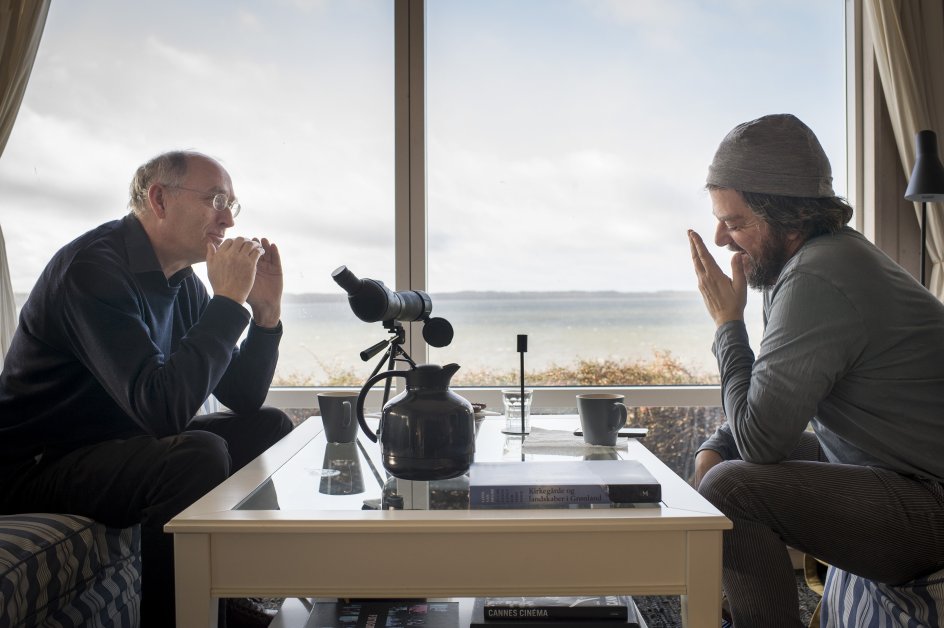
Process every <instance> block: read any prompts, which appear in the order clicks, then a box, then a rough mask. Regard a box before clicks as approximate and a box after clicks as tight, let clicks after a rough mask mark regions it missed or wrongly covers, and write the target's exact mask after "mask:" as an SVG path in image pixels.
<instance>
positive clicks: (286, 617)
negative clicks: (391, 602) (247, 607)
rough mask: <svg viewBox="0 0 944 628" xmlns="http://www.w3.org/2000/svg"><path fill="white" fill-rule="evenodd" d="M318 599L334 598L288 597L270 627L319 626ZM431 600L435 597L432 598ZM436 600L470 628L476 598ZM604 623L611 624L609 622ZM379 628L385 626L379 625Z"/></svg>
mask: <svg viewBox="0 0 944 628" xmlns="http://www.w3.org/2000/svg"><path fill="white" fill-rule="evenodd" d="M316 601H324V602H330V601H334V600H329V599H327V598H325V599H322V598H317V599H316V598H309V599H306V600H304V601H302V600H300V599H298V598H286V599H285V602H284V603H283V604H282V608H281V609H280V610H279V614H278V616H276V618H275V619H273V620H272V623H271V624H269V628H318V627H316V626H315V624H314V622H311V623H309V620H310V619H311V614H312V611H311V608H310V607H311V605H313V604H314V603H315V602H316ZM431 601H433V599H432V598H431ZM435 601H451V602H459V622H458V625H457V627H456V628H468V626H469V623H470V622H471V621H472V605H473V603H474V598H468V597H465V598H435ZM636 614H637V615H638V616H639V626H640V628H647V626H646V621H645V618H644V617H643V616H642V615H641V614H640V613H639V609H638V608H637V609H636ZM561 625H562V627H563V626H567V623H562V624H561ZM603 625H609V624H608V623H606V624H603ZM521 626H522V628H527V626H528V623H527V622H521ZM378 628H383V627H382V626H378Z"/></svg>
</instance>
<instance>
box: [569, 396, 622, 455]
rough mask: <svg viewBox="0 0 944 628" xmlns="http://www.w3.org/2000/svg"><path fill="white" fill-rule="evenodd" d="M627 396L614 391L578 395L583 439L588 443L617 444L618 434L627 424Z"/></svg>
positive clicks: (578, 410) (578, 409)
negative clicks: (625, 401)
mask: <svg viewBox="0 0 944 628" xmlns="http://www.w3.org/2000/svg"><path fill="white" fill-rule="evenodd" d="M624 399H625V397H623V395H617V394H613V393H587V394H585V395H577V412H578V413H579V414H580V428H581V429H582V430H583V440H584V442H585V443H587V444H588V445H611V446H612V445H615V444H616V435H617V434H618V433H619V431H620V428H621V427H623V426H624V425H626V416H627V414H628V410H627V408H626V404H625V403H623V401H624Z"/></svg>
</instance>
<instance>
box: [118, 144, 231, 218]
mask: <svg viewBox="0 0 944 628" xmlns="http://www.w3.org/2000/svg"><path fill="white" fill-rule="evenodd" d="M192 159H206V160H208V161H212V162H214V163H216V160H214V159H212V158H211V157H207V156H206V155H204V154H203V153H198V152H196V151H184V150H175V151H170V152H167V153H162V154H160V155H158V156H156V157H154V158H152V159H151V160H150V161H148V162H147V163H145V164H142V165H141V166H140V167H138V169H137V170H136V171H135V173H134V177H133V178H132V179H131V185H130V186H129V190H128V191H129V199H128V208H129V209H130V210H131V211H132V212H134V213H135V215H137V216H141V215H142V214H144V213H145V212H146V211H147V210H148V200H147V199H148V189H149V188H150V187H151V186H152V185H153V184H155V183H160V184H163V185H166V186H168V187H174V186H178V185H180V184H181V182H182V181H183V180H184V177H185V176H186V175H187V167H188V166H189V165H190V160H192Z"/></svg>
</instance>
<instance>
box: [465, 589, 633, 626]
mask: <svg viewBox="0 0 944 628" xmlns="http://www.w3.org/2000/svg"><path fill="white" fill-rule="evenodd" d="M496 600H507V601H509V602H512V603H515V604H514V605H512V604H509V605H508V606H504V608H505V609H509V608H515V609H517V610H518V611H519V612H518V613H517V614H516V615H514V616H512V615H509V614H507V613H506V614H504V616H498V615H497V614H492V616H491V617H488V616H486V610H485V609H486V608H492V609H494V608H496V607H497V604H496V603H495V602H496ZM552 601H557V603H553V602H552ZM577 601H581V602H584V601H585V603H578V604H577V605H576V606H573V604H574V603H575V602H577ZM611 603H612V604H613V605H612V606H611V605H610V604H611ZM542 609H545V610H546V611H547V613H548V615H547V616H545V615H544V613H543V612H542ZM607 609H618V610H619V612H620V615H619V616H616V617H614V616H607V615H605V614H599V613H600V612H601V611H603V612H604V613H605V612H606V610H607ZM571 611H572V612H573V614H565V615H562V614H561V613H569V612H571ZM641 626H645V624H644V623H642V622H641V620H640V618H639V613H638V611H637V609H636V604H635V603H633V600H632V598H631V597H629V596H625V595H616V596H587V597H531V598H480V597H479V598H475V605H474V606H473V607H472V621H471V623H470V624H469V628H511V627H515V628H641Z"/></svg>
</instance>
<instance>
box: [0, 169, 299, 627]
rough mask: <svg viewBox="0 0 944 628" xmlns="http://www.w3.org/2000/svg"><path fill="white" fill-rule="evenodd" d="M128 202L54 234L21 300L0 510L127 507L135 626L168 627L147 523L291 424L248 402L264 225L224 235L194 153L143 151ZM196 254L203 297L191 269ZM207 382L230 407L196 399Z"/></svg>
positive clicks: (102, 516)
mask: <svg viewBox="0 0 944 628" xmlns="http://www.w3.org/2000/svg"><path fill="white" fill-rule="evenodd" d="M129 206H130V208H131V212H130V213H129V214H128V215H126V216H125V217H124V218H122V219H120V220H115V221H112V222H108V223H105V224H104V225H101V226H99V227H97V228H95V229H93V230H91V231H89V232H88V233H86V234H84V235H82V236H79V237H78V238H77V239H75V240H73V241H72V242H70V243H69V244H67V245H66V246H64V247H63V248H62V249H60V250H59V251H58V252H57V253H56V254H55V256H53V258H52V261H50V263H49V265H48V266H47V267H46V269H45V270H44V271H43V273H42V275H41V276H40V278H39V280H38V281H37V283H36V286H35V287H34V289H33V290H32V292H31V293H30V297H29V299H28V300H27V302H26V303H25V304H24V306H23V310H22V312H21V315H20V324H19V326H18V328H17V331H16V334H15V335H14V338H13V341H12V343H11V346H10V351H9V353H8V354H7V356H6V359H5V362H4V366H3V371H2V373H0V514H13V513H23V512H37V511H39V512H64V513H72V514H79V515H84V516H88V517H91V518H93V519H95V520H97V521H99V522H101V523H104V524H105V525H109V526H113V527H127V526H130V525H133V524H136V523H139V524H141V530H142V610H141V619H142V624H141V625H142V626H162V627H166V626H173V625H174V580H173V575H174V574H173V538H172V537H171V536H170V535H166V534H164V532H163V525H164V524H165V523H166V522H167V521H168V520H169V519H170V518H172V517H173V516H174V515H176V514H177V513H179V512H180V511H182V510H183V509H185V508H186V507H187V506H189V505H190V504H192V503H193V502H194V501H196V500H197V499H199V498H200V497H201V496H202V495H204V494H205V493H206V492H208V491H209V490H210V489H212V488H213V487H214V486H216V485H217V484H219V483H220V482H222V481H223V480H224V479H226V478H227V477H228V476H229V475H231V474H232V473H233V472H235V471H236V470H238V469H240V468H241V467H242V466H244V465H245V464H246V463H248V462H249V461H250V460H252V459H253V458H255V457H256V456H257V455H259V454H260V453H262V452H263V451H265V450H266V449H267V448H268V447H270V446H271V445H272V444H274V443H275V442H277V441H278V440H279V439H281V438H282V437H283V436H285V435H286V434H287V433H288V432H289V431H291V429H292V423H291V421H290V420H289V419H288V417H287V416H286V415H285V414H284V413H283V412H282V411H280V410H278V409H275V408H269V407H264V406H263V402H264V400H265V397H266V395H267V393H268V389H269V385H270V384H271V382H272V377H273V375H274V373H275V367H276V362H277V359H278V345H279V341H280V339H281V337H282V324H281V298H282V264H281V259H280V257H279V250H278V247H276V245H275V244H273V243H272V242H270V241H269V240H267V239H266V238H261V239H256V238H252V239H248V238H243V237H236V238H231V239H229V238H227V237H226V231H227V229H229V228H230V227H232V226H233V225H234V224H235V222H234V219H235V217H236V216H237V215H238V214H239V210H240V205H239V201H238V200H237V198H236V195H235V192H234V191H233V184H232V181H231V179H230V176H229V174H228V173H227V172H226V170H225V169H224V168H223V166H221V165H220V164H219V162H217V161H216V160H214V159H211V158H210V157H207V156H206V155H202V154H200V153H195V152H182V151H178V152H171V153H165V154H162V155H159V156H157V157H155V158H154V159H152V160H150V161H149V162H147V163H146V164H144V165H142V166H141V167H140V168H138V170H137V172H136V173H135V175H134V178H133V180H132V182H131V186H130V202H129ZM204 262H205V263H206V267H207V277H208V279H209V283H210V288H211V290H212V296H210V293H209V292H208V291H207V289H206V287H205V286H204V284H203V282H202V281H200V279H199V278H197V276H196V275H194V273H193V269H192V266H193V265H194V264H199V263H204ZM246 306H248V309H247V307H246ZM247 327H248V333H247V336H246V338H245V340H244V341H243V342H242V343H240V344H238V343H239V338H240V337H241V335H242V334H243V332H244V331H245V330H246V328H247ZM211 394H212V395H215V396H216V398H217V399H219V401H220V402H221V403H222V404H223V405H224V406H225V407H227V408H228V409H229V410H227V411H225V412H218V413H214V414H206V415H198V412H199V411H200V409H201V407H202V405H203V404H204V403H205V402H206V400H207V399H208V398H209V397H210V395H211ZM237 607H239V605H238V604H237V605H234V608H237ZM249 614H250V615H252V613H249ZM226 615H227V614H226V613H224V614H223V615H222V616H221V617H222V618H223V621H224V622H225V617H226ZM243 615H244V616H245V615H246V613H245V612H244V613H243ZM257 619H258V623H257V625H264V624H266V623H267V621H268V619H270V618H269V617H268V616H267V615H266V614H264V613H257ZM232 623H235V622H232V621H231V624H232ZM240 625H251V622H246V621H243V620H242V619H241V620H240ZM231 628H232V626H231Z"/></svg>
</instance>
